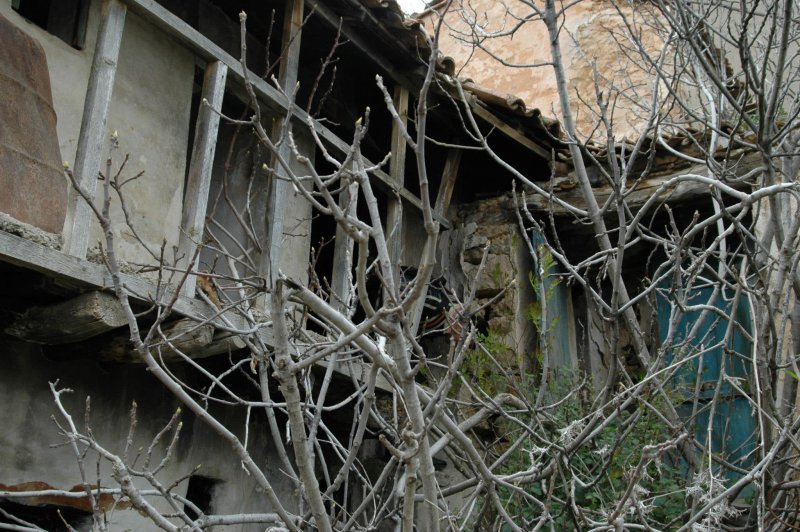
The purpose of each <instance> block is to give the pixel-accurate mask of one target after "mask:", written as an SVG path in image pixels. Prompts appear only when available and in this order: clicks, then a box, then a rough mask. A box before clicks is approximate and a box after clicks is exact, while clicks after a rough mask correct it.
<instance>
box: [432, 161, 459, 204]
mask: <svg viewBox="0 0 800 532" xmlns="http://www.w3.org/2000/svg"><path fill="white" fill-rule="evenodd" d="M461 153H462V152H461V150H460V149H458V148H451V149H450V151H448V152H447V160H446V161H445V163H444V170H443V171H442V181H441V183H440V184H439V192H438V194H437V195H436V204H435V206H434V211H435V212H437V213H439V214H441V215H442V216H447V210H448V209H449V208H450V200H451V199H452V198H453V190H454V189H455V186H456V178H458V168H459V166H460V165H461Z"/></svg>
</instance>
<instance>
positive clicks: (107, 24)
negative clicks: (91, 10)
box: [63, 0, 127, 258]
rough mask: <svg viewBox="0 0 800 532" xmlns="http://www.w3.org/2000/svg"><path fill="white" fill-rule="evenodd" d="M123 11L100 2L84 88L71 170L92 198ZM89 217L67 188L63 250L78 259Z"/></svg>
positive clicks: (115, 2) (111, 1)
mask: <svg viewBox="0 0 800 532" xmlns="http://www.w3.org/2000/svg"><path fill="white" fill-rule="evenodd" d="M126 11H127V8H126V7H125V5H124V4H123V3H122V2H120V1H119V0H107V1H106V2H104V3H103V10H102V18H101V22H100V31H99V33H98V36H97V42H96V43H95V50H94V59H93V60H92V70H91V73H90V74H89V84H88V86H87V88H86V99H85V101H84V104H83V117H82V118H81V131H80V134H79V136H78V150H77V153H76V155H75V168H74V169H73V171H74V173H75V177H76V179H77V180H78V184H79V185H80V187H81V188H82V189H83V190H84V191H85V192H86V193H87V194H88V195H89V197H90V198H93V197H94V194H95V189H96V188H97V187H96V185H97V173H98V172H99V171H100V165H101V163H102V159H103V154H104V152H105V149H104V140H105V136H106V122H107V121H108V109H109V106H110V104H111V94H112V92H113V90H114V76H115V74H116V72H117V60H118V59H119V49H120V44H121V43H122V32H123V29H124V26H125V12H126ZM91 218H92V212H91V209H90V208H89V205H88V204H87V203H86V201H84V199H83V198H82V197H81V196H80V195H79V194H78V193H77V192H76V191H74V190H70V192H69V202H68V204H67V216H66V219H65V220H64V230H63V235H64V252H65V253H68V254H69V255H72V256H74V257H79V258H84V257H86V248H87V247H88V245H89V229H90V227H91Z"/></svg>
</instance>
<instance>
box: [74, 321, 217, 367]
mask: <svg viewBox="0 0 800 532" xmlns="http://www.w3.org/2000/svg"><path fill="white" fill-rule="evenodd" d="M162 331H163V332H164V335H165V336H166V337H167V339H168V340H169V341H170V343H171V344H172V346H174V347H175V348H176V349H179V350H180V351H181V352H182V353H183V354H185V355H187V356H189V357H191V358H193V359H196V358H204V356H209V355H202V354H200V350H201V349H203V348H205V347H207V346H208V345H210V344H211V343H212V340H213V338H214V328H213V327H212V326H210V325H201V324H198V323H197V322H195V321H193V320H190V319H180V320H176V321H173V322H170V323H168V324H166V325H164V326H163V327H162ZM151 349H152V353H153V356H155V357H156V358H159V357H160V358H161V360H164V361H166V362H175V361H182V360H183V357H181V356H180V355H179V354H178V353H177V352H176V351H175V350H174V349H172V347H170V346H169V345H167V344H166V343H165V342H164V341H163V339H162V338H160V337H159V338H155V339H154V340H153V342H152V345H151ZM59 354H60V355H73V356H91V357H92V358H93V359H96V360H103V361H106V362H122V363H126V364H141V363H143V362H144V361H143V360H142V358H141V357H140V356H139V354H138V353H137V352H136V350H135V349H134V347H133V344H132V343H131V341H130V333H129V332H128V331H127V328H126V329H125V330H119V331H118V332H116V333H111V334H107V335H103V336H97V337H94V338H91V339H89V340H87V341H85V342H80V343H73V344H70V345H63V346H59Z"/></svg>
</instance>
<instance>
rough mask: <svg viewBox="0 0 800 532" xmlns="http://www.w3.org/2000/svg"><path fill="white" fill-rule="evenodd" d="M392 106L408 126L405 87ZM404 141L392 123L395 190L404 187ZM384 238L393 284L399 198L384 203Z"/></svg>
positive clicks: (400, 234) (397, 263)
mask: <svg viewBox="0 0 800 532" xmlns="http://www.w3.org/2000/svg"><path fill="white" fill-rule="evenodd" d="M394 106H395V109H397V115H398V116H399V117H400V119H401V120H402V122H403V127H406V126H407V125H408V90H407V89H406V88H405V87H400V86H398V87H396V88H395V91H394ZM406 148H407V145H406V139H405V138H404V137H403V135H402V133H401V129H400V126H399V125H398V124H397V123H394V122H393V123H392V159H391V162H390V167H389V173H390V175H391V178H392V181H393V182H394V184H395V186H396V187H397V189H398V190H399V189H401V188H403V187H404V186H405V176H406ZM385 230H386V238H387V242H386V244H387V246H388V248H389V258H390V259H391V262H392V268H393V271H392V276H393V277H394V280H395V282H399V281H400V257H401V253H402V244H403V205H402V201H401V200H400V196H389V199H388V201H387V203H386V228H385Z"/></svg>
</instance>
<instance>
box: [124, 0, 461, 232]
mask: <svg viewBox="0 0 800 532" xmlns="http://www.w3.org/2000/svg"><path fill="white" fill-rule="evenodd" d="M124 1H125V3H126V4H128V6H129V8H130V10H131V11H132V12H134V13H136V14H137V15H139V16H141V17H142V18H144V19H145V20H148V21H149V22H151V23H152V24H153V25H154V26H156V27H158V28H160V29H161V30H162V31H164V32H165V33H167V34H169V35H171V36H172V37H173V38H174V39H175V40H177V41H178V42H179V43H181V44H183V45H184V46H186V47H187V48H189V49H191V50H193V51H194V52H195V53H197V54H198V55H199V56H200V57H202V58H203V59H205V60H206V61H220V62H222V63H224V64H225V66H227V67H228V75H229V76H230V77H231V78H232V79H233V80H235V81H236V82H237V83H239V84H243V83H244V71H243V70H242V65H241V63H239V60H238V59H235V58H234V57H233V56H231V55H230V54H228V53H227V52H225V51H224V50H223V49H222V48H220V47H219V46H217V45H216V44H214V43H213V42H211V41H210V40H209V39H208V38H206V37H205V36H204V35H203V34H201V33H200V32H198V31H197V30H195V29H194V28H192V27H191V26H189V25H188V24H186V23H185V22H184V21H182V20H181V19H180V18H178V17H176V16H175V15H173V14H172V13H170V12H169V11H168V10H167V9H166V8H164V7H163V6H161V5H159V4H158V3H157V2H156V1H155V0H124ZM247 77H248V80H249V81H250V82H251V83H252V85H253V90H254V91H255V93H256V95H257V96H258V98H259V99H260V100H261V101H262V102H263V103H264V104H265V105H266V106H267V107H268V108H269V109H271V110H272V111H273V112H274V113H278V114H281V113H286V112H288V111H289V110H290V109H291V112H292V114H293V117H294V119H295V123H300V124H303V127H307V126H306V124H308V122H309V116H308V114H306V112H305V111H303V110H302V109H299V108H297V107H294V106H290V105H289V101H288V99H287V98H286V96H284V94H282V93H281V92H280V91H279V90H277V89H276V88H275V87H273V86H271V85H269V84H268V83H267V82H266V81H264V80H263V79H261V78H260V77H259V76H257V75H256V74H254V73H253V72H250V71H248V73H247ZM312 122H313V123H314V130H315V131H316V132H317V134H318V135H319V137H320V138H321V139H322V140H324V141H325V142H327V143H328V144H329V146H330V147H331V148H332V149H333V150H334V151H335V152H336V153H339V154H340V155H341V154H345V153H347V151H348V149H349V147H350V146H349V144H348V143H347V142H345V141H344V140H342V139H340V138H339V137H338V136H337V135H336V134H335V133H334V132H333V131H331V130H330V129H328V128H327V127H325V126H324V125H323V124H321V123H319V122H317V121H316V120H313V119H312ZM365 164H366V165H367V166H373V163H372V162H370V161H366V163H365ZM372 175H373V176H374V177H375V178H376V185H377V186H379V187H380V188H382V189H383V190H384V191H389V192H391V191H392V189H393V186H392V180H391V177H390V176H389V175H388V174H387V173H386V172H384V171H382V170H375V171H373V172H372ZM399 193H400V196H401V197H402V198H403V200H404V201H406V202H407V203H408V204H409V205H411V206H412V207H415V208H416V209H418V210H422V201H421V200H420V199H419V198H418V197H416V196H415V195H414V194H412V193H411V192H410V191H409V190H408V189H406V188H401V189H400V190H399ZM439 223H441V224H442V226H443V227H445V228H449V227H450V223H449V222H448V221H447V220H446V219H444V218H440V219H439Z"/></svg>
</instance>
